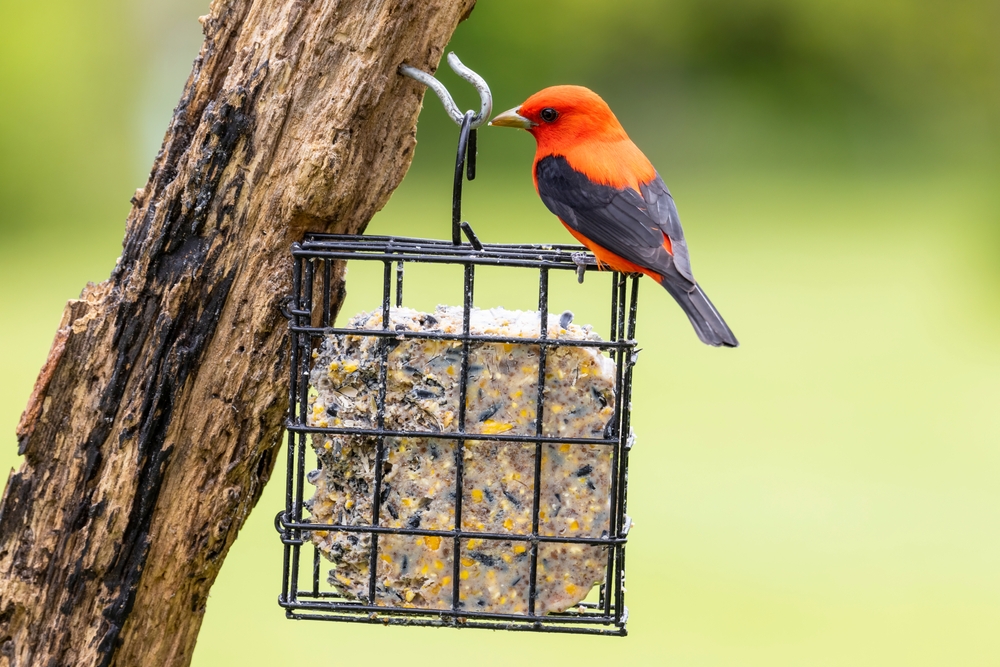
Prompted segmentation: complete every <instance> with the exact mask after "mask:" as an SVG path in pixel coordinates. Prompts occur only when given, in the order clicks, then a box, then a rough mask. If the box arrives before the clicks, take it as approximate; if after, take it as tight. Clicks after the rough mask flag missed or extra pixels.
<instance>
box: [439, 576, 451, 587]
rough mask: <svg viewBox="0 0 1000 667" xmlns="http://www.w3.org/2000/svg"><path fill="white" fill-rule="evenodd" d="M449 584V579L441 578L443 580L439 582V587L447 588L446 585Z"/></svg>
mask: <svg viewBox="0 0 1000 667" xmlns="http://www.w3.org/2000/svg"><path fill="white" fill-rule="evenodd" d="M450 583H451V577H445V578H443V579H442V580H441V585H442V586H447V585H448V584H450Z"/></svg>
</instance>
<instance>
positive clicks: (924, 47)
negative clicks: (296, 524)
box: [0, 0, 1000, 666]
mask: <svg viewBox="0 0 1000 667" xmlns="http://www.w3.org/2000/svg"><path fill="white" fill-rule="evenodd" d="M206 11H207V7H206V6H205V3H204V2H192V1H190V0H177V1H174V2H166V1H165V0H164V1H160V2H155V1H154V0H129V1H125V0H91V1H90V2H86V3H80V2H72V1H70V0H50V1H49V2H45V3H38V2H28V1H27V0H0V91H2V93H0V374H2V375H0V377H2V381H0V466H2V468H3V469H4V470H6V469H7V468H8V467H13V466H17V465H19V460H18V457H17V455H16V443H15V439H14V436H13V430H14V426H15V424H16V422H17V419H18V417H19V415H20V412H21V410H22V409H23V407H24V405H25V402H26V400H27V396H28V393H29V391H30V389H31V385H32V382H33V380H34V377H35V374H36V373H37V371H38V369H39V367H40V366H41V364H42V362H43V360H44V358H45V355H46V352H47V350H48V346H49V344H50V342H51V338H52V335H53V333H54V331H55V328H56V324H57V323H58V320H59V316H60V313H61V311H62V307H63V305H64V303H65V301H66V300H67V299H69V298H73V297H75V296H76V295H77V294H78V293H79V291H80V289H81V288H82V286H83V285H84V284H85V283H86V282H87V281H100V280H103V279H105V278H106V277H107V275H108V273H109V272H110V269H111V267H112V266H113V264H114V260H115V257H116V256H117V255H118V253H119V249H120V242H121V237H122V233H123V223H124V219H125V216H126V214H127V211H128V207H129V203H128V200H129V198H130V197H131V195H132V192H133V190H134V189H135V188H137V187H140V186H141V185H142V184H143V182H144V179H145V175H146V173H147V170H148V168H149V165H150V164H151V162H152V157H153V155H154V154H155V152H156V150H157V149H158V147H159V143H160V141H161V139H162V136H163V132H164V129H165V128H166V124H167V121H168V119H169V117H170V113H171V109H172V107H173V105H174V104H175V103H176V100H177V99H178V98H179V95H180V92H181V89H182V86H183V82H184V79H185V77H186V76H187V73H188V71H189V68H190V63H191V61H192V59H193V57H194V55H195V54H196V52H197V49H198V47H199V45H200V40H201V35H200V26H199V25H198V23H197V22H196V17H197V16H198V15H199V14H202V13H205V12H206ZM998 34H1000V9H998V6H997V5H996V3H994V2H986V1H982V0H966V1H956V2H947V3H945V2H940V1H939V2H930V1H917V0H898V1H891V2H881V3H875V2H871V1H870V0H869V1H866V2H860V1H858V0H838V1H837V2H830V1H826V2H819V1H817V2H801V1H800V2H793V1H792V0H753V1H745V2H737V1H735V0H708V1H706V0H671V1H669V2H657V1H654V0H631V1H627V2H626V1H624V0H621V1H618V2H614V3H611V2H596V1H594V0H586V1H584V0H550V1H549V2H546V3H536V2H527V1H523V0H517V1H514V0H503V1H502V2H501V1H500V0H482V1H481V2H480V6H479V7H477V9H476V10H475V12H474V13H473V14H472V17H471V19H470V21H468V22H466V23H465V24H463V25H462V26H460V27H459V29H458V31H457V33H456V35H455V38H454V41H453V44H452V48H454V49H455V50H456V51H457V52H458V53H459V55H460V56H461V57H462V58H463V60H464V61H465V62H466V64H468V65H470V66H471V67H473V68H474V69H476V70H478V71H480V72H481V73H482V74H483V75H484V76H486V78H487V80H488V81H489V82H490V83H491V85H492V87H493V92H494V95H495V101H496V108H497V110H498V111H499V110H503V109H506V108H509V107H513V106H516V105H517V104H518V103H519V102H521V101H522V100H523V99H524V98H525V97H526V96H527V95H529V94H530V93H532V92H534V91H535V90H537V89H539V88H541V87H543V86H545V85H551V84H556V83H581V84H584V85H588V86H591V87H592V88H594V89H596V90H598V91H599V92H600V93H601V94H602V95H603V96H604V97H605V99H607V100H608V102H609V103H610V104H611V106H612V108H614V109H615V111H616V112H617V114H618V116H619V118H620V119H621V120H622V122H623V124H624V125H625V127H626V129H627V130H628V131H629V133H630V134H631V136H632V138H633V139H634V140H635V141H636V143H638V144H639V146H640V147H642V148H643V150H644V151H645V152H646V154H647V155H648V156H649V157H650V158H651V160H652V161H653V163H654V164H656V165H657V167H658V168H659V171H660V173H661V174H662V175H663V177H664V179H665V180H666V182H667V183H668V184H669V185H670V187H671V189H672V191H673V193H674V195H675V197H676V199H677V202H678V206H679V209H680V213H681V217H682V220H683V221H684V224H685V230H686V232H687V236H688V239H689V243H690V247H691V249H692V257H693V262H694V267H695V271H696V275H697V276H698V278H699V280H700V282H701V283H702V284H703V285H704V287H705V289H706V291H707V292H708V293H709V294H710V295H711V297H712V298H713V300H714V301H715V303H716V305H717V306H718V307H719V309H720V310H721V311H722V312H723V314H724V315H725V316H726V318H727V320H728V321H729V323H730V324H731V326H732V327H733V329H734V331H735V332H736V334H737V335H738V337H739V338H740V341H741V343H742V347H740V348H739V349H737V350H720V349H712V348H708V347H705V346H703V345H701V344H700V343H699V342H698V340H697V338H696V337H695V335H694V333H693V332H692V331H691V329H690V326H689V325H688V323H687V321H686V319H685V318H684V317H683V315H682V314H681V312H680V310H679V309H678V308H677V307H676V306H675V305H674V304H673V302H672V301H671V299H670V298H669V297H668V296H667V295H666V294H664V293H662V291H659V290H658V289H655V286H654V285H652V284H651V283H649V282H648V281H647V282H645V283H644V285H643V291H642V308H641V312H640V318H639V330H638V337H639V342H640V346H641V347H642V348H643V352H642V354H641V356H640V363H639V365H638V366H637V369H636V386H635V392H636V394H635V402H634V426H635V429H636V431H637V433H638V437H639V440H638V444H637V445H636V449H635V450H634V452H633V456H632V470H631V478H630V481H631V485H630V503H629V509H630V514H632V515H633V517H634V518H635V522H636V526H635V528H634V530H633V532H632V534H631V539H630V542H629V545H630V546H629V573H628V595H627V601H628V605H629V608H630V611H631V617H630V624H629V629H630V636H629V637H628V638H626V639H624V640H622V639H609V638H580V637H571V636H538V635H526V634H515V633H491V632H485V631H468V632H459V631H452V630H430V629H425V630H421V629H405V628H389V629H386V628H381V627H356V626H349V625H338V624H321V623H308V622H292V621H287V620H285V619H284V616H283V613H282V612H281V610H280V609H279V608H278V606H277V604H276V596H277V593H278V590H279V576H280V554H281V550H280V545H279V543H278V540H277V535H276V533H275V532H274V529H273V517H274V514H275V512H277V511H278V509H280V507H281V504H282V499H281V491H282V483H281V479H282V476H283V474H284V471H283V469H282V468H281V466H280V465H279V467H278V469H277V470H276V471H275V476H274V478H273V480H272V483H271V484H270V485H269V486H268V488H267V489H266V491H265V494H264V497H263V498H262V500H261V502H260V504H259V505H258V508H257V510H255V512H254V513H253V514H252V516H251V517H250V519H249V521H248V523H247V525H246V527H245V529H244V531H243V532H242V533H241V535H240V537H239V539H238V540H237V542H236V544H235V546H234V547H233V549H232V551H231V552H230V554H229V557H228V559H227V560H226V563H225V566H224V567H223V570H222V573H221V575H220V577H219V579H218V582H217V584H216V586H215V588H214V589H213V591H212V595H211V598H210V600H209V604H208V612H207V615H206V617H205V622H204V626H203V629H202V633H201V638H200V640H199V643H198V647H197V650H196V652H195V658H194V663H195V664H196V665H202V666H204V665H229V664H234V665H235V664H240V665H247V666H249V665H274V664H285V663H290V662H295V663H299V664H304V663H305V662H306V660H309V662H310V664H335V663H338V662H339V663H344V664H361V663H362V661H366V662H370V661H371V660H373V656H378V657H377V658H376V659H375V660H376V663H381V664H384V663H387V662H388V661H389V660H399V661H404V660H405V661H406V662H407V663H408V664H416V665H440V664H450V663H454V664H477V665H478V664H481V665H510V664H513V663H516V662H526V663H527V662H530V663H533V664H545V665H583V664H597V663H600V662H605V663H610V661H615V663H617V664H629V665H645V664H650V665H656V664H670V665H734V666H735V665H767V666H775V665H810V666H812V665H880V666H881V665H907V666H910V665H995V664H997V663H998V662H1000V633H998V632H997V631H996V628H997V627H998V626H1000V484H998V481H997V480H998V478H1000V446H998V445H1000V335H998V334H1000V262H998V260H1000V224H998V223H1000V188H998V187H997V176H998V175H1000V169H998V166H1000V164H998V151H997V148H998V146H1000V141H998V139H1000V113H998V112H1000V40H998V39H997V37H996V35H998ZM441 76H442V78H443V79H444V80H446V82H447V83H448V84H449V86H450V87H451V88H452V89H453V90H454V91H455V93H456V96H457V97H458V98H459V100H460V102H461V103H462V104H463V106H471V105H473V104H474V100H475V97H474V95H473V94H472V93H471V91H470V90H469V89H468V87H467V86H465V84H463V83H462V82H460V81H458V80H457V79H456V78H455V77H454V76H453V75H451V73H450V72H448V73H442V74H441ZM455 134H456V128H455V126H454V125H451V124H450V122H449V121H448V120H447V119H446V118H445V117H444V114H443V113H442V112H441V108H440V104H439V103H438V102H437V101H436V100H435V99H434V98H432V97H428V99H427V104H426V109H425V110H424V112H423V114H422V116H421V121H420V128H419V134H418V139H419V142H420V143H419V146H418V149H417V153H416V159H415V161H414V165H413V168H412V170H411V172H410V173H409V175H408V176H407V178H406V180H405V181H404V183H403V185H402V186H401V187H400V188H399V190H398V191H397V192H396V193H395V194H394V196H393V198H392V200H391V201H390V203H389V204H388V205H387V207H386V208H385V209H384V210H383V211H382V212H381V213H380V214H379V215H378V216H377V217H376V219H375V220H374V221H373V223H372V225H371V226H370V227H369V231H370V232H377V233H395V234H407V235H429V236H434V237H443V236H445V235H446V234H447V233H448V206H449V196H450V194H449V189H450V184H449V181H450V170H451V168H452V166H451V160H452V159H453V158H452V155H453V152H452V151H453V146H454V140H455ZM532 150H533V144H532V140H531V138H530V137H529V136H528V135H527V134H526V133H522V132H515V131H513V130H506V129H490V128H486V129H484V130H483V131H482V133H481V139H480V161H479V167H480V171H479V174H480V175H479V179H477V180H476V181H475V182H474V183H471V184H469V185H468V186H467V189H466V193H467V194H466V217H467V218H468V219H469V220H470V221H471V222H472V223H473V225H474V226H475V227H476V229H477V231H478V232H479V234H480V235H481V236H482V237H483V239H484V240H487V241H503V240H510V241H550V242H566V241H568V240H569V237H568V235H567V234H566V233H565V232H564V231H563V229H562V227H561V226H560V225H558V223H557V222H556V221H555V219H554V218H552V216H551V215H550V214H548V212H547V211H546V210H545V209H544V207H543V206H542V204H541V203H540V202H539V201H538V200H537V197H536V195H535V193H534V192H533V190H532V187H531V181H530V171H529V164H530V159H531V154H532ZM530 281H531V278H530V276H527V277H525V276H518V277H515V278H513V279H511V278H509V277H506V276H505V277H503V278H501V277H500V276H499V274H494V275H493V277H491V276H490V274H488V273H483V274H482V275H481V276H480V279H479V280H478V281H477V285H478V286H479V288H480V291H479V294H478V295H477V304H478V305H482V306H490V305H505V306H508V307H524V306H529V305H530V303H531V300H532V299H533V294H532V285H531V282H530ZM598 283H603V281H602V280H593V281H591V280H590V279H588V283H587V284H585V285H584V286H583V287H576V286H575V285H573V284H571V283H570V282H566V283H564V284H560V285H558V286H557V290H556V293H555V294H556V296H555V297H554V298H556V299H557V302H556V303H555V304H554V305H553V309H554V310H561V309H562V307H563V304H565V305H566V306H567V307H572V308H574V309H575V310H576V312H577V317H578V319H577V321H582V318H584V317H587V316H588V313H590V312H591V311H590V310H588V308H590V305H589V304H593V303H597V302H600V300H601V299H603V298H604V297H605V291H604V290H603V289H600V290H599V291H597V290H598ZM409 285H410V287H409V290H410V291H409V292H408V296H410V295H412V296H413V297H414V299H420V300H421V301H420V304H421V305H433V303H436V302H437V301H438V300H449V299H450V300H453V297H451V296H450V294H445V295H444V296H441V297H438V296H437V294H438V293H436V292H433V291H432V288H433V286H434V285H435V281H434V277H433V276H431V275H425V276H423V277H421V275H419V272H418V273H416V274H414V276H413V282H411V283H409ZM349 287H351V294H350V297H349V298H350V303H349V304H348V305H347V307H346V310H345V312H353V311H355V310H360V309H363V308H369V307H371V303H372V300H373V299H374V298H375V297H374V295H371V296H369V295H366V294H365V293H364V291H363V289H362V287H361V283H360V281H359V282H357V283H353V284H350V285H349ZM449 289H450V287H449ZM455 294H456V295H457V288H456V289H455ZM425 302H426V303H425ZM595 317H596V316H595ZM310 656H313V657H310ZM316 656H319V657H316Z"/></svg>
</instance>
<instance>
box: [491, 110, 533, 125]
mask: <svg viewBox="0 0 1000 667" xmlns="http://www.w3.org/2000/svg"><path fill="white" fill-rule="evenodd" d="M520 110H521V107H516V108H514V109H510V110H509V111H504V112H503V113H502V114H500V115H498V116H497V117H496V118H494V119H493V120H491V121H490V125H495V126H497V127H520V128H521V129H524V130H530V129H531V128H533V127H534V126H535V125H537V124H538V123H532V122H531V121H530V120H528V119H527V118H525V117H524V116H522V115H521V114H519V113H517V112H518V111H520Z"/></svg>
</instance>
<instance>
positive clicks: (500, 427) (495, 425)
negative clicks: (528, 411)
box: [483, 419, 514, 434]
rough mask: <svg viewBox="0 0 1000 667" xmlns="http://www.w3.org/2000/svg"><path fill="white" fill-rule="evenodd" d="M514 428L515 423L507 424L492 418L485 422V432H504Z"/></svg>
mask: <svg viewBox="0 0 1000 667" xmlns="http://www.w3.org/2000/svg"><path fill="white" fill-rule="evenodd" d="M512 428H514V425H513V424H506V423H504V422H498V421H494V420H492V419H487V420H486V421H485V422H483V433H491V434H492V433H503V432H505V431H509V430H511V429H512Z"/></svg>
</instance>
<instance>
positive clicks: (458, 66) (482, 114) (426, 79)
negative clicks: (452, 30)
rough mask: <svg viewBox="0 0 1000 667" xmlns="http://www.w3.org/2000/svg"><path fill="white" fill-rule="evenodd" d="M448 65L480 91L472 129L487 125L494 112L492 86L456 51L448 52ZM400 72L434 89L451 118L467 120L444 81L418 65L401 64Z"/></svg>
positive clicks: (456, 120)
mask: <svg viewBox="0 0 1000 667" xmlns="http://www.w3.org/2000/svg"><path fill="white" fill-rule="evenodd" d="M448 65H450V66H451V69H452V70H454V72H455V74H457V75H459V76H460V77H462V78H463V79H465V80H466V81H468V82H469V83H471V84H472V85H473V86H474V87H475V88H476V91H478V92H479V101H480V107H479V113H478V114H476V115H475V116H473V117H472V124H471V126H470V127H471V129H473V130H474V129H476V128H477V127H480V126H481V125H485V124H486V121H487V120H489V117H490V114H492V113H493V94H492V93H491V92H490V87H489V86H488V85H487V84H486V81H485V80H484V79H483V77H481V76H479V75H478V74H476V73H475V72H473V71H472V70H471V69H469V68H468V67H466V66H465V65H463V64H462V61H461V60H459V59H458V56H456V55H455V53H454V52H452V53H449V54H448ZM399 73H400V74H403V75H405V76H408V77H410V78H411V79H416V80H417V81H419V82H420V83H422V84H424V85H425V86H427V87H428V88H430V89H431V90H433V91H434V92H435V94H437V96H438V97H439V98H440V99H441V104H443V105H444V110H445V111H446V112H447V113H448V115H449V116H451V119H452V120H453V121H455V123H456V124H458V125H461V124H462V121H463V120H465V114H464V113H462V112H461V111H459V110H458V105H456V104H455V100H453V99H452V97H451V93H449V92H448V89H447V88H445V87H444V84H443V83H441V82H440V81H438V80H437V79H435V78H434V77H433V76H431V75H430V74H428V73H427V72H424V71H422V70H419V69H417V68H416V67H410V66H409V65H400V66H399Z"/></svg>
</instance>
